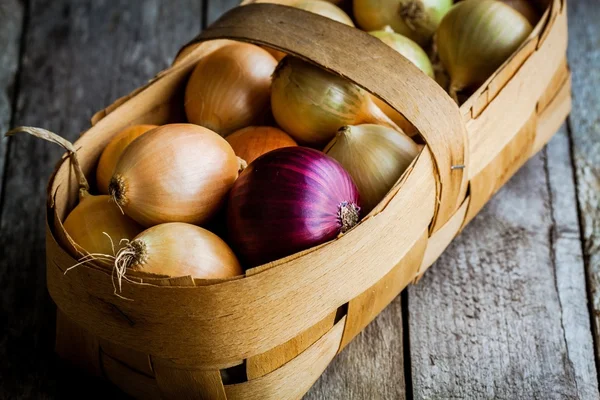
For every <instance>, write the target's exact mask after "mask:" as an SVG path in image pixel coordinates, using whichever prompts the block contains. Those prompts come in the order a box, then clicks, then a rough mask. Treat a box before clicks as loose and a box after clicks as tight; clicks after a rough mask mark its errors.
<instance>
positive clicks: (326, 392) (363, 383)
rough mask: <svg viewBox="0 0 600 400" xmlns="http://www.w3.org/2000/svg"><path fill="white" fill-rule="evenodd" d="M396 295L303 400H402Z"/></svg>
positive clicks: (400, 318)
mask: <svg viewBox="0 0 600 400" xmlns="http://www.w3.org/2000/svg"><path fill="white" fill-rule="evenodd" d="M400 302H401V300H400V296H398V297H397V298H396V299H395V300H394V301H393V302H392V303H391V304H390V305H389V306H388V307H387V308H386V309H385V310H384V311H383V312H381V314H379V316H378V317H377V318H376V319H375V320H374V321H373V322H371V324H369V325H368V326H367V328H365V330H364V331H363V332H362V333H360V334H359V335H358V336H357V337H356V338H354V340H353V341H352V342H351V343H350V344H349V345H348V347H346V348H345V349H344V350H343V351H342V352H341V353H340V354H339V355H338V356H337V357H336V358H335V359H334V360H333V361H332V363H331V364H330V365H329V367H327V369H326V370H325V373H324V374H323V375H322V376H321V378H319V380H318V381H317V382H316V383H315V385H314V386H313V387H312V388H311V390H310V391H309V392H308V393H307V394H306V396H305V399H306V400H320V399H331V400H336V399H340V400H341V399H344V400H351V399H354V400H359V399H360V400H363V399H365V400H366V399H373V400H375V399H382V400H383V399H398V400H401V399H404V398H405V393H406V388H405V382H404V360H403V345H402V309H401V303H400Z"/></svg>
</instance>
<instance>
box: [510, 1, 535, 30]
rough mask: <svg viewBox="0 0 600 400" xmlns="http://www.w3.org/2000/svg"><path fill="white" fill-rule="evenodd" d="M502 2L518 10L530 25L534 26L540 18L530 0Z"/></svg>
mask: <svg viewBox="0 0 600 400" xmlns="http://www.w3.org/2000/svg"><path fill="white" fill-rule="evenodd" d="M502 2H503V3H504V4H507V5H509V6H511V7H512V8H514V9H515V10H517V11H518V12H520V13H521V14H522V15H523V16H524V17H525V18H527V21H529V23H530V24H531V26H535V24H537V23H538V21H539V20H540V15H539V13H538V11H537V10H536V9H535V7H534V6H533V4H532V3H531V0H502Z"/></svg>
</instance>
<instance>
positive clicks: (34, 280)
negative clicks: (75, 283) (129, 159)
mask: <svg viewBox="0 0 600 400" xmlns="http://www.w3.org/2000/svg"><path fill="white" fill-rule="evenodd" d="M30 3H31V4H30V5H29V7H28V9H29V14H28V15H29V17H28V21H27V27H28V30H27V31H26V32H25V40H24V53H23V64H22V67H21V73H20V83H19V88H20V91H19V93H18V96H17V106H16V113H15V119H14V123H15V124H31V125H38V126H43V127H45V128H48V129H51V130H54V131H55V132H57V133H60V134H62V135H64V136H66V137H67V138H69V139H74V138H75V137H76V136H77V134H78V133H79V132H81V131H82V130H83V129H84V128H86V127H87V126H89V122H88V121H89V118H90V117H91V115H92V114H93V112H94V111H96V110H98V109H100V108H101V107H103V106H105V105H106V104H109V103H110V102H111V101H112V100H114V99H115V98H117V97H118V96H120V95H123V94H125V93H127V92H129V91H130V90H132V89H134V88H135V87H137V86H139V85H141V84H143V83H144V82H145V81H146V80H147V79H149V78H151V77H152V76H153V75H154V74H155V73H156V72H157V71H159V70H160V69H162V68H164V67H166V66H167V65H168V64H169V63H170V61H171V59H172V57H173V56H174V55H175V53H176V52H177V50H178V48H179V47H180V46H181V45H183V44H184V43H186V42H187V41H188V40H189V39H190V38H191V37H192V36H193V35H194V34H196V33H197V32H198V31H199V29H200V18H199V17H198V16H199V15H200V4H199V2H198V1H191V0H190V1H187V0H178V1H172V2H171V1H170V2H161V1H158V0H148V1H143V2H142V1H140V2H138V1H136V2H129V1H125V0H122V1H118V2H117V1H92V0H88V1H77V2H71V1H66V0H65V1H56V0H52V1H49V0H48V1H31V2H30ZM2 4H4V1H3V2H2ZM3 29H4V26H0V31H1V30H3ZM13 139H14V140H13ZM13 139H11V140H12V143H11V145H10V147H9V149H10V151H9V153H8V154H7V158H8V166H7V169H6V185H5V194H6V196H5V199H4V203H3V204H4V205H3V208H2V210H1V224H2V225H1V229H0V248H2V249H3V250H2V254H3V255H2V257H1V258H0V290H1V292H2V297H0V307H1V310H2V311H1V313H0V318H1V321H0V358H1V359H2V360H3V362H2V363H0V376H1V377H2V379H1V380H2V385H0V398H11V399H13V398H17V399H18V398H31V397H33V398H46V397H50V398H52V397H58V398H64V397H65V396H67V395H73V394H77V393H80V391H79V390H78V389H80V388H81V386H84V387H87V390H86V393H87V392H94V394H95V395H98V396H102V395H103V394H104V395H108V396H113V397H114V396H118V395H117V394H116V391H115V390H114V389H112V388H111V387H110V386H108V385H106V383H102V384H100V385H99V384H98V383H96V381H95V380H92V379H91V378H85V377H84V375H83V374H82V373H80V372H78V371H77V370H75V369H71V368H67V367H65V366H64V365H63V363H62V362H61V361H58V360H57V359H56V357H55V355H54V351H53V347H54V346H53V345H54V343H53V341H54V326H55V322H54V314H55V312H54V305H53V304H52V302H51V301H50V299H49V297H48V295H47V290H46V280H45V268H44V259H45V251H44V233H43V232H44V208H45V199H44V198H45V188H46V183H47V179H48V176H49V174H50V172H51V171H52V169H53V167H54V164H55V163H56V161H57V160H58V158H59V156H60V150H59V149H58V148H54V147H52V146H50V145H48V144H47V143H42V142H41V141H37V140H32V139H26V138H13ZM17 266H18V267H17ZM23 310H28V311H23ZM73 382H74V383H73Z"/></svg>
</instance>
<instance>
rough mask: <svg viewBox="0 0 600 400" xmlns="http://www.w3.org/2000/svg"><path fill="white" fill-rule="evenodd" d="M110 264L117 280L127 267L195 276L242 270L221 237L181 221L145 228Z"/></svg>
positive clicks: (229, 274)
mask: <svg viewBox="0 0 600 400" xmlns="http://www.w3.org/2000/svg"><path fill="white" fill-rule="evenodd" d="M114 264H115V270H116V272H117V276H118V278H119V283H120V279H121V278H122V277H123V276H125V275H126V273H127V272H128V271H136V272H143V273H146V274H152V275H161V276H170V277H180V276H192V277H193V278H199V279H224V278H230V277H234V276H237V275H242V274H243V272H242V268H241V266H240V263H239V261H238V259H237V257H236V256H235V254H234V253H233V251H232V250H231V248H230V247H229V246H228V245H227V244H226V243H225V242H224V241H223V240H222V239H221V238H219V237H218V236H217V235H215V234H214V233H212V232H210V231H207V230H206V229H203V228H200V227H199V226H195V225H192V224H186V223H183V222H171V223H167V224H160V225H156V226H154V227H152V228H149V229H146V230H145V231H143V232H142V233H140V234H139V235H137V236H136V237H135V239H133V240H132V241H131V242H129V243H127V245H126V246H125V247H124V248H122V249H121V250H120V251H119V252H118V253H117V256H116V258H115V260H114Z"/></svg>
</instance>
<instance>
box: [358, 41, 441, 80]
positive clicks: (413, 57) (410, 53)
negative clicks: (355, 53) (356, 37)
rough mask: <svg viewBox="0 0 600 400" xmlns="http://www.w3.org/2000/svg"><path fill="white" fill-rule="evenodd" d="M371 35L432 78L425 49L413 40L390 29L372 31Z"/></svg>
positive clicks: (429, 62) (431, 70)
mask: <svg viewBox="0 0 600 400" xmlns="http://www.w3.org/2000/svg"><path fill="white" fill-rule="evenodd" d="M369 34H370V35H371V36H375V37H376V38H377V39H379V40H381V41H382V42H383V43H385V44H387V45H388V46H390V47H391V48H392V49H394V50H396V51H397V52H398V53H400V54H402V55H403V56H404V57H405V58H406V59H407V60H408V61H410V62H412V63H413V64H414V65H415V66H416V67H417V68H419V69H420V70H421V71H423V73H425V74H426V75H427V76H429V77H430V78H434V73H433V67H432V65H431V61H429V57H428V56H427V53H425V50H423V48H422V47H421V46H419V44H418V43H417V42H415V41H414V40H412V39H410V38H408V37H406V36H404V35H401V34H399V33H396V32H394V31H390V30H381V31H372V32H369Z"/></svg>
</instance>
